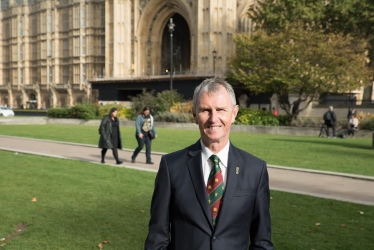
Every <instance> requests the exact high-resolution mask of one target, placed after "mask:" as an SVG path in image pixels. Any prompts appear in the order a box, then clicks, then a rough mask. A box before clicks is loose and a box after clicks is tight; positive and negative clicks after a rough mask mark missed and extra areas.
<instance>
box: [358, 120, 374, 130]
mask: <svg viewBox="0 0 374 250" xmlns="http://www.w3.org/2000/svg"><path fill="white" fill-rule="evenodd" d="M359 127H360V128H361V129H365V130H371V131H374V117H373V118H371V119H366V120H364V121H362V122H361V123H360V124H359Z"/></svg>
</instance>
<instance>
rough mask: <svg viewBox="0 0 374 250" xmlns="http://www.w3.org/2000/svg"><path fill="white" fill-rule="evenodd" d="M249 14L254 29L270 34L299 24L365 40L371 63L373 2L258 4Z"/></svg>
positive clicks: (264, 1) (317, 0)
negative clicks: (254, 26)
mask: <svg viewBox="0 0 374 250" xmlns="http://www.w3.org/2000/svg"><path fill="white" fill-rule="evenodd" d="M248 14H249V16H250V17H251V19H252V20H253V21H254V22H255V23H256V26H257V28H261V29H264V30H266V31H267V32H269V33H272V32H279V31H282V30H283V29H284V28H286V27H287V26H289V25H291V24H294V23H302V24H303V25H304V27H308V28H310V27H314V28H316V29H317V30H319V29H321V28H322V29H323V30H324V31H325V32H326V33H342V34H344V35H346V34H350V35H351V36H354V37H358V38H365V39H367V40H368V47H367V48H368V50H369V58H371V60H372V61H371V64H373V62H374V1H373V0H277V1H274V0H260V1H258V5H255V6H253V7H252V8H251V9H249V12H248Z"/></svg>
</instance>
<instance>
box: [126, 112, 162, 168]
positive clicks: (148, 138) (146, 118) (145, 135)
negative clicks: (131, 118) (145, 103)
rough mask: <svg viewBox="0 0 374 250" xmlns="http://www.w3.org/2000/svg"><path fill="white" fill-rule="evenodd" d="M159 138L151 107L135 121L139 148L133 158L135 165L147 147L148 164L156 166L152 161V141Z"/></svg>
mask: <svg viewBox="0 0 374 250" xmlns="http://www.w3.org/2000/svg"><path fill="white" fill-rule="evenodd" d="M156 137H157V133H156V130H155V126H154V122H153V116H152V115H151V113H150V109H149V107H144V108H143V109H142V111H141V112H140V114H139V115H138V116H137V117H136V120H135V138H136V140H137V142H138V147H137V148H136V149H135V151H134V153H133V155H132V156H131V162H132V163H135V159H136V157H137V156H138V154H139V152H140V151H141V150H142V149H143V147H144V145H145V156H146V164H154V163H153V162H152V159H151V145H152V140H153V139H154V138H156Z"/></svg>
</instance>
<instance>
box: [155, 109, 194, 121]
mask: <svg viewBox="0 0 374 250" xmlns="http://www.w3.org/2000/svg"><path fill="white" fill-rule="evenodd" d="M154 119H155V121H158V122H180V123H188V122H192V121H193V116H192V115H191V114H189V113H172V112H169V111H165V112H159V113H157V114H156V115H155V116H154Z"/></svg>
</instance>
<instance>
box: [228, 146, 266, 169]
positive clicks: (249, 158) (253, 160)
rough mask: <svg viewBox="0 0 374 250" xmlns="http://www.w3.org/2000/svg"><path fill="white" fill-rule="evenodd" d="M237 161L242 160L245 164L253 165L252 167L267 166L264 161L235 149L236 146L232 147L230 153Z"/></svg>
mask: <svg viewBox="0 0 374 250" xmlns="http://www.w3.org/2000/svg"><path fill="white" fill-rule="evenodd" d="M229 154H232V155H233V156H234V157H235V158H236V159H240V160H242V161H243V163H251V165H264V164H266V163H265V161H264V160H262V159H260V158H258V157H256V156H254V155H252V154H250V153H248V152H246V151H244V150H242V149H240V148H237V147H235V146H234V145H232V144H231V145H230V152H229Z"/></svg>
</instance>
